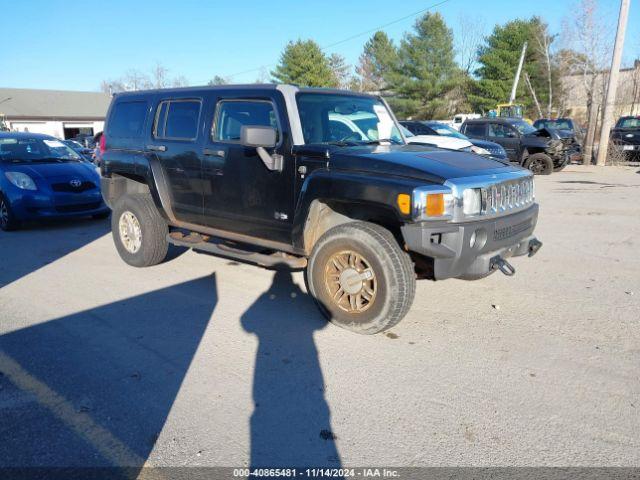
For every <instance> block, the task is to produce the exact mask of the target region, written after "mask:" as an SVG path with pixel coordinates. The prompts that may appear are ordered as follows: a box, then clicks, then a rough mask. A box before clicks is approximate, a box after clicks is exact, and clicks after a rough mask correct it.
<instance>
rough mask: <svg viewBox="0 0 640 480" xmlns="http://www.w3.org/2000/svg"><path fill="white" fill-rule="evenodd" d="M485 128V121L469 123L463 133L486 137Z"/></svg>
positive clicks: (469, 135)
mask: <svg viewBox="0 0 640 480" xmlns="http://www.w3.org/2000/svg"><path fill="white" fill-rule="evenodd" d="M484 128H485V125H484V123H467V124H466V125H465V126H464V132H463V133H464V134H465V135H467V136H468V137H484Z"/></svg>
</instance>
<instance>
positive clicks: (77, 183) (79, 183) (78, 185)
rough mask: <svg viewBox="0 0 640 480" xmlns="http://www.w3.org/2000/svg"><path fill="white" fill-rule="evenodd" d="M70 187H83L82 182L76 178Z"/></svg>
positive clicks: (70, 183)
mask: <svg viewBox="0 0 640 480" xmlns="http://www.w3.org/2000/svg"><path fill="white" fill-rule="evenodd" d="M69 185H71V186H72V187H73V188H80V185H82V182H81V181H80V180H78V179H77V178H74V179H73V180H71V181H70V182H69Z"/></svg>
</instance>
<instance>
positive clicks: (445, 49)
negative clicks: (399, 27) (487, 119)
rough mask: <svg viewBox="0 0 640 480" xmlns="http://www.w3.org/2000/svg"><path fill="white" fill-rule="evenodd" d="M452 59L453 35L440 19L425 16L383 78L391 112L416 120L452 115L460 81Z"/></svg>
mask: <svg viewBox="0 0 640 480" xmlns="http://www.w3.org/2000/svg"><path fill="white" fill-rule="evenodd" d="M454 56H455V53H454V48H453V34H452V32H451V29H449V28H448V27H447V25H446V24H445V22H444V19H443V18H442V16H441V15H440V14H439V13H427V14H425V15H424V16H423V17H421V18H420V19H418V20H417V21H416V23H415V25H414V32H413V33H409V34H407V35H405V37H404V39H403V40H402V42H401V44H400V48H399V50H398V62H397V64H396V66H395V68H394V69H393V70H392V71H391V72H390V73H389V74H388V75H386V80H387V82H388V84H389V89H390V90H391V91H393V93H394V95H395V97H394V98H393V99H392V100H390V101H391V102H392V104H393V106H394V109H395V110H396V111H397V112H398V113H400V115H401V116H405V117H409V116H411V117H415V118H437V117H440V116H444V115H448V114H450V113H452V112H451V110H452V109H453V108H454V107H453V102H452V98H451V95H452V92H453V91H454V89H455V88H456V86H458V85H459V83H460V80H461V72H460V69H459V68H458V66H457V65H456V62H455V59H454Z"/></svg>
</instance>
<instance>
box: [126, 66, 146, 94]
mask: <svg viewBox="0 0 640 480" xmlns="http://www.w3.org/2000/svg"><path fill="white" fill-rule="evenodd" d="M122 83H123V84H124V85H125V86H126V90H143V89H145V88H151V80H149V76H148V75H145V74H144V73H142V72H141V71H140V70H136V69H135V68H132V69H131V70H128V71H127V72H126V73H125V74H124V77H123V78H122Z"/></svg>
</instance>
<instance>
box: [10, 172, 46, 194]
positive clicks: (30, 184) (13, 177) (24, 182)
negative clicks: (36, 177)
mask: <svg viewBox="0 0 640 480" xmlns="http://www.w3.org/2000/svg"><path fill="white" fill-rule="evenodd" d="M4 176H5V177H7V179H8V180H9V181H10V182H11V183H13V184H14V185H15V186H16V187H18V188H21V189H23V190H37V189H38V187H36V183H35V182H34V181H33V179H32V178H31V177H30V176H29V175H27V174H26V173H22V172H5V174H4Z"/></svg>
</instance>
